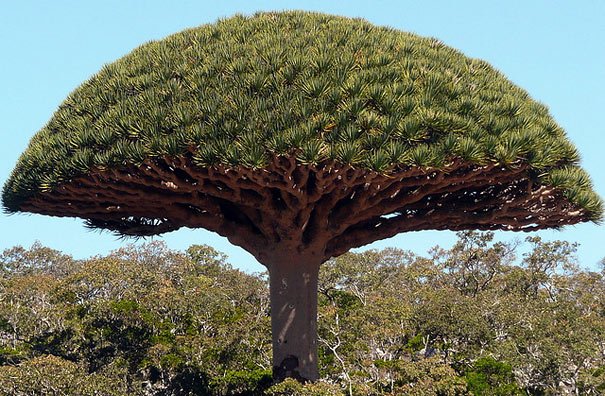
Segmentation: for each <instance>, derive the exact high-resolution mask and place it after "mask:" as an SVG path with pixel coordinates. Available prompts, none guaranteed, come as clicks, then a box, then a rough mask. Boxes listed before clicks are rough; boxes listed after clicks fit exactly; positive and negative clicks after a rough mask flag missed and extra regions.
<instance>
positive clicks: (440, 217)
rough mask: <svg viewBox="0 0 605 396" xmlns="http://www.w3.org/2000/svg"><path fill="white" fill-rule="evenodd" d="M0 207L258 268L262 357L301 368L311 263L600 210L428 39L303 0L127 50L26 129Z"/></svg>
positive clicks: (475, 79) (493, 74)
mask: <svg viewBox="0 0 605 396" xmlns="http://www.w3.org/2000/svg"><path fill="white" fill-rule="evenodd" d="M3 203H4V207H5V209H6V210H7V211H8V212H19V211H30V212H37V213H44V214H48V215H54V216H77V217H81V218H84V219H86V221H87V224H88V226H90V227H93V228H102V229H108V230H111V231H114V232H116V233H118V234H120V235H137V236H141V235H143V236H144V235H153V234H159V233H162V232H167V231H172V230H175V229H178V228H180V227H191V228H197V227H202V228H206V229H209V230H211V231H215V232H217V233H218V234H220V235H223V236H226V237H227V238H228V239H229V240H230V241H231V242H232V243H234V244H236V245H239V246H241V247H243V248H245V249H246V250H248V251H249V252H251V253H252V254H253V255H254V256H255V257H256V258H257V259H258V260H259V261H260V262H261V263H263V264H264V265H266V266H267V268H268V269H269V272H270V280H271V298H272V320H273V335H274V341H273V350H274V369H275V373H276V374H275V375H276V377H277V378H283V377H285V376H292V377H298V378H301V379H316V378H317V377H318V373H317V364H316V361H317V353H316V345H315V344H316V335H315V334H316V305H317V302H316V300H317V273H318V270H319V266H320V264H321V263H323V262H324V261H326V260H327V259H329V258H330V257H334V256H338V255H340V254H342V253H344V252H346V251H348V250H349V249H351V248H353V247H358V246H362V245H365V244H367V243H370V242H373V241H376V240H379V239H383V238H387V237H390V236H393V235H395V234H397V233H399V232H404V231H416V230H424V229H451V230H463V229H482V230H488V229H490V230H491V229H506V230H520V231H530V230H535V229H540V228H547V227H555V228H556V227H561V226H563V225H566V224H574V223H578V222H583V221H591V220H592V221H597V220H599V219H600V217H601V215H602V203H601V200H600V199H599V197H598V196H597V195H596V194H595V193H594V192H593V191H592V187H591V182H590V179H589V177H588V176H587V175H586V173H585V172H584V171H583V170H582V169H581V168H579V166H578V154H577V152H576V150H575V148H574V147H573V146H572V144H571V143H570V142H569V141H568V140H567V139H566V137H565V135H564V132H563V130H562V129H561V128H560V127H559V126H558V125H557V124H556V123H555V121H553V119H552V118H551V117H550V115H549V114H548V110H547V109H546V108H545V107H544V106H542V105H540V104H539V103H536V102H535V101H533V100H532V99H531V98H530V97H529V96H528V94H527V93H526V92H525V91H523V90H522V89H520V88H518V87H516V86H514V85H513V84H512V83H510V82H509V81H508V80H507V79H506V78H505V77H503V76H502V75H501V74H500V73H499V72H497V71H496V70H494V69H493V68H492V67H490V66H489V65H488V64H487V63H485V62H483V61H480V60H476V59H469V58H467V57H465V56H464V55H462V54H461V53H459V52H457V51H455V50H453V49H451V48H449V47H447V46H445V45H444V44H443V43H441V42H440V41H438V40H435V39H427V38H422V37H418V36H415V35H412V34H409V33H404V32H400V31H397V30H394V29H389V28H383V27H375V26H373V25H371V24H369V23H368V22H365V21H363V20H358V19H348V18H342V17H335V16H329V15H322V14H316V13H306V12H284V13H261V14H257V15H254V16H252V17H246V16H236V17H233V18H230V19H225V20H222V21H219V22H217V23H215V24H211V25H204V26H201V27H199V28H194V29H189V30H186V31H183V32H181V33H178V34H175V35H172V36H170V37H168V38H166V39H164V40H161V41H157V42H151V43H148V44H145V45H143V46H141V47H139V48H138V49H136V50H134V51H133V52H132V53H131V54H129V55H127V56H125V57H124V58H122V59H120V60H118V61H116V62H114V63H112V64H109V65H107V66H105V67H104V68H103V69H102V70H101V71H100V72H99V73H98V74H97V75H95V76H93V77H92V78H91V79H90V80H89V81H87V82H86V83H84V84H83V85H82V86H81V87H79V88H78V89H76V90H75V91H74V92H73V93H72V94H71V95H70V96H69V97H68V98H67V99H66V100H65V102H64V103H63V104H61V106H60V108H59V110H58V111H57V112H56V113H55V115H54V116H53V118H52V119H51V120H50V121H49V123H48V124H47V125H46V126H45V127H44V128H43V129H42V130H41V131H40V132H39V133H38V134H37V135H36V136H35V137H34V138H33V139H32V141H31V143H30V146H29V147H28V149H27V151H26V152H25V153H24V154H23V155H22V157H21V158H20V160H19V162H18V164H17V166H16V168H15V170H14V172H13V174H12V175H11V177H10V179H9V180H8V182H7V183H6V185H5V187H4V192H3Z"/></svg>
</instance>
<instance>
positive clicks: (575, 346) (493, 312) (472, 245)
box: [0, 233, 605, 396]
mask: <svg viewBox="0 0 605 396" xmlns="http://www.w3.org/2000/svg"><path fill="white" fill-rule="evenodd" d="M516 248H517V246H516V243H494V242H493V241H492V235H491V234H477V233H461V234H459V241H458V243H457V244H456V245H455V246H454V247H453V248H452V249H449V250H442V249H438V248H436V249H434V250H433V251H432V252H431V254H430V257H428V258H423V257H418V256H415V255H414V254H412V253H409V252H405V251H401V250H397V249H386V250H383V251H368V252H364V253H357V254H353V253H349V254H346V255H343V256H341V257H339V258H337V259H334V260H330V261H328V262H327V263H326V264H325V265H324V267H323V269H322V273H321V279H320V286H319V289H320V308H319V315H320V318H319V346H320V372H321V376H322V379H321V381H320V382H318V383H316V384H311V385H304V386H303V385H301V384H299V383H297V382H296V381H292V380H286V381H284V382H282V383H281V384H278V385H274V386H271V384H270V381H271V375H270V367H271V366H270V365H271V362H270V355H271V353H270V352H271V339H270V331H269V330H270V325H269V313H270V312H269V300H268V288H267V280H266V277H265V276H264V275H262V274H261V275H248V274H245V273H242V272H240V271H238V270H235V269H233V268H231V266H230V265H229V264H228V263H227V262H226V261H225V258H224V256H222V255H221V254H219V253H218V252H216V251H215V250H213V249H212V248H209V247H207V246H192V247H191V248H190V249H188V250H187V252H182V253H181V252H175V251H170V250H168V249H166V247H165V246H164V245H162V244H159V243H152V244H148V245H145V246H143V247H140V248H135V247H129V248H126V249H122V250H120V251H117V252H114V253H112V254H110V255H108V256H106V257H95V258H91V259H88V260H73V259H72V258H70V257H68V256H65V255H62V254H60V253H59V252H56V251H53V250H50V249H47V248H44V247H41V246H39V245H34V246H32V247H31V248H30V249H24V248H21V247H16V248H13V249H9V250H6V251H5V252H4V253H3V254H2V255H0V395H93V394H98V395H115V396H121V395H175V396H176V395H263V394H266V395H273V396H279V395H301V396H302V395H305V396H313V395H315V396H319V395H351V394H352V395H392V396H394V395H402V394H406V395H435V396H437V395H471V394H474V395H560V394H566V393H567V392H571V393H573V394H585V395H598V394H602V392H603V391H605V357H604V356H605V349H604V345H603V339H605V273H604V272H592V271H586V270H580V269H579V268H578V266H577V265H576V263H575V261H574V256H573V255H574V249H575V247H574V246H573V245H571V244H569V243H566V242H543V241H541V240H540V239H539V238H529V239H528V244H526V245H525V248H524V249H523V250H524V251H526V253H524V254H522V255H520V257H517V259H515V257H514V256H515V251H516V250H517V249H516ZM515 263H516V264H515ZM575 392H578V393H575Z"/></svg>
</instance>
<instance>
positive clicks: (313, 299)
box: [269, 255, 321, 382]
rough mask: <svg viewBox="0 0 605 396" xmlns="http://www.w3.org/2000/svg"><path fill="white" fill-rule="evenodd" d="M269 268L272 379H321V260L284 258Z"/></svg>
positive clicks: (303, 380)
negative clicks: (318, 328)
mask: <svg viewBox="0 0 605 396" xmlns="http://www.w3.org/2000/svg"><path fill="white" fill-rule="evenodd" d="M274 263H275V264H274V265H271V266H269V279H270V292H271V329H272V332H273V379H274V380H275V381H282V380H283V379H285V378H295V379H297V380H298V381H301V382H307V381H315V380H317V379H318V378H319V371H318V368H317V277H318V275H319V266H320V264H321V260H320V259H317V258H315V257H308V256H306V257H305V256H294V257H293V256H292V255H289V256H288V255H283V256H282V257H281V260H279V262H274Z"/></svg>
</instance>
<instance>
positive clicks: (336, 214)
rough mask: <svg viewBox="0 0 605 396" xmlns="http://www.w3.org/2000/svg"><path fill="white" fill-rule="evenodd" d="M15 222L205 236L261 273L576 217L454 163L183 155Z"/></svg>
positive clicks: (483, 169)
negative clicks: (283, 254) (385, 166)
mask: <svg viewBox="0 0 605 396" xmlns="http://www.w3.org/2000/svg"><path fill="white" fill-rule="evenodd" d="M21 209H22V210H24V211H31V212H37V213H44V214H50V215H54V216H77V217H82V218H85V219H87V220H88V221H89V223H90V224H91V225H92V226H97V227H101V228H108V229H111V230H114V231H117V232H119V233H121V234H128V235H133V234H134V235H151V234H155V233H161V232H166V231H171V230H174V229H178V228H180V227H191V228H197V227H201V228H206V229H209V230H211V231H214V232H217V233H218V234H220V235H223V236H226V237H227V238H229V240H230V241H232V243H234V244H236V245H239V246H242V247H243V248H245V249H246V250H248V251H250V252H251V253H252V254H253V255H255V256H256V257H257V258H258V259H259V261H261V262H265V263H267V262H268V261H270V256H271V252H272V251H274V250H276V249H279V250H283V251H290V252H297V253H301V254H302V253H304V252H306V253H305V254H312V255H314V257H318V256H321V257H323V258H324V259H328V258H329V257H331V256H335V255H338V254H342V253H344V252H346V251H347V250H349V249H350V248H352V247H357V246H362V245H365V244H367V243H370V242H373V241H375V240H378V239H383V238H387V237H390V236H392V235H395V234H397V233H399V232H404V231H414V230H423V229H451V230H459V229H511V230H521V231H525V230H529V229H537V228H545V227H553V226H554V227H558V226H561V225H564V224H573V223H577V222H580V221H583V220H585V217H586V214H585V213H584V212H583V211H581V210H579V209H578V208H575V207H574V206H573V205H571V204H570V203H569V202H568V201H567V200H566V199H565V198H564V197H563V196H562V194H561V193H560V192H558V191H555V190H549V189H546V188H545V187H544V186H539V185H535V184H534V183H533V182H532V180H531V177H530V176H529V173H528V170H527V168H526V167H525V166H522V165H516V166H512V167H509V168H506V167H502V166H499V165H497V164H488V165H483V166H477V165H471V164H468V163H464V162H462V161H453V162H452V163H451V164H450V165H448V166H446V167H444V168H443V169H423V168H417V167H415V168H405V169H398V170H397V169H396V170H393V171H391V172H390V173H389V174H379V173H376V172H372V171H368V170H364V169H360V168H354V167H352V166H349V165H342V164H338V163H336V162H334V161H326V162H324V163H321V164H317V165H303V164H300V163H298V162H297V161H296V160H295V158H294V156H277V157H275V158H273V159H272V160H271V161H270V163H269V164H268V166H267V167H266V168H264V169H249V168H245V167H231V168H229V167H226V166H222V165H217V166H213V167H198V166H196V165H195V164H194V163H193V161H192V156H191V155H190V154H188V155H185V156H182V157H177V158H158V159H154V160H147V161H146V162H145V163H144V164H143V165H141V166H139V167H135V166H124V167H121V168H114V169H106V170H96V171H91V172H90V173H89V174H87V175H85V176H81V177H78V178H75V179H73V180H71V181H70V182H68V183H64V184H62V185H60V186H58V187H57V188H55V189H54V190H53V191H50V192H45V193H39V194H37V195H36V196H34V197H33V198H31V199H29V200H28V201H26V202H25V203H24V204H23V205H22V207H21Z"/></svg>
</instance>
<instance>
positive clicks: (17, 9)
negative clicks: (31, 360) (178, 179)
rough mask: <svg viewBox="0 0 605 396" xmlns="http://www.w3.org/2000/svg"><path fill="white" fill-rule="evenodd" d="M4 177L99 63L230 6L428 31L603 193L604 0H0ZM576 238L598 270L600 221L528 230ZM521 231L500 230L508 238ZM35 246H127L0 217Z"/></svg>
mask: <svg viewBox="0 0 605 396" xmlns="http://www.w3.org/2000/svg"><path fill="white" fill-rule="evenodd" d="M0 3H1V6H0V120H1V122H0V137H1V138H2V143H1V144H0V184H2V185H4V182H5V181H6V179H7V178H8V176H9V174H10V172H11V171H12V169H13V166H14V165H15V163H16V161H17V158H18V157H19V155H20V154H21V152H23V150H24V149H25V148H26V147H27V145H28V142H29V140H30V139H31V137H32V136H33V135H34V134H35V133H36V132H37V131H38V130H39V129H40V128H41V127H42V126H43V125H44V124H45V123H46V122H47V121H48V120H49V118H50V117H51V116H52V114H53V112H54V111H55V109H56V108H57V107H58V106H59V104H60V103H61V102H62V101H63V100H64V98H65V97H66V96H67V95H68V94H69V93H70V92H71V91H72V90H74V89H75V88H76V87H77V86H78V85H79V84H81V83H82V82H84V81H85V80H86V79H88V78H89V77H90V76H91V75H93V74H94V73H95V72H97V71H98V70H99V69H100V68H101V67H102V66H103V65H104V64H106V63H110V62H112V61H114V60H116V59H118V58H120V57H121V56H123V55H126V54H127V53H128V52H130V51H131V50H132V49H134V48H135V47H137V46H139V45H140V44H143V43H145V42H147V41H150V40H156V39H161V38H163V37H165V36H167V35H169V34H171V33H175V32H178V31H180V30H183V29H185V28H188V27H194V26H198V25H202V24H207V23H212V22H214V21H216V20H217V19H218V18H224V17H229V16H231V15H234V14H236V13H241V14H252V13H254V12H256V11H261V10H286V9H289V10H290V9H299V10H313V11H320V12H325V13H330V14H336V15H345V16H351V17H362V18H365V19H367V20H368V21H370V22H372V23H374V24H376V25H382V26H390V27H394V28H397V29H400V30H404V31H409V32H413V33H416V34H419V35H423V36H430V37H436V38H438V39H440V40H441V41H443V42H444V43H445V44H447V45H449V46H451V47H454V48H457V49H458V50H461V51H462V52H463V53H465V54H466V55H467V56H470V57H474V58H481V59H484V60H486V61H487V62H489V63H490V64H492V65H493V66H494V67H496V68H497V69H499V70H500V71H502V72H503V73H504V74H505V75H506V76H507V77H508V78H509V79H510V80H511V81H513V82H514V83H515V84H517V85H519V86H521V87H523V88H524V89H526V90H527V91H528V92H529V93H530V95H531V96H532V97H533V98H534V99H536V100H538V101H540V102H542V103H544V104H546V105H547V106H548V107H549V109H550V111H551V114H552V115H553V117H554V118H555V119H556V120H557V122H558V123H559V124H560V125H561V126H562V127H563V128H564V129H565V130H566V131H567V134H568V137H569V138H570V140H571V141H572V142H573V143H574V144H575V145H576V147H577V148H578V150H579V152H580V153H581V155H582V166H583V167H584V168H585V169H586V170H587V171H588V172H589V173H590V174H591V175H592V179H593V182H594V185H595V190H596V191H597V193H599V194H600V195H601V197H604V196H605V169H603V168H604V167H605V160H604V158H603V157H604V154H603V151H604V147H605V126H604V125H605V123H604V122H603V121H602V118H601V117H603V114H604V113H605V24H604V23H603V21H602V17H603V15H605V1H601V0H593V1H589V0H578V1H573V2H571V1H555V0H532V1H521V0H508V1H506V2H500V1H491V2H490V1H485V0H480V1H464V0H459V1H446V0H443V1H420V0H392V1H386V0H372V1H351V0H348V1H345V0H332V1H326V0H323V1H254V0H245V1H200V0H196V1H193V0H191V1H177V0H175V1H152V0H139V1H134V0H104V1H96V2H84V1H67V0H56V1H42V0H39V1H28V0H19V1H9V0H0ZM534 235H538V236H540V237H542V238H543V239H545V240H555V239H560V240H566V241H570V242H578V243H579V244H580V246H579V248H578V253H577V254H578V258H579V262H580V264H581V265H582V266H583V267H587V268H592V269H596V268H597V263H598V262H599V261H600V260H601V259H602V258H604V257H605V247H604V245H605V225H600V226H599V225H595V224H592V223H589V224H582V225H577V226H571V227H567V228H564V229H563V230H562V231H540V232H537V233H534ZM525 236H526V234H516V233H510V232H498V233H497V236H496V237H497V239H499V240H504V241H510V240H513V239H515V238H521V239H522V238H524V237H525ZM154 239H156V240H164V241H166V243H167V245H168V246H169V247H170V248H173V249H185V248H187V247H188V246H190V245H192V244H209V245H211V246H213V247H215V248H216V249H218V250H220V251H222V252H224V253H226V254H228V255H229V256H230V261H231V263H232V264H233V265H234V266H236V267H238V268H241V269H243V270H245V271H249V272H254V271H262V270H263V267H262V266H261V265H260V264H258V263H257V262H256V261H255V260H254V258H253V257H252V256H251V255H250V254H248V253H247V252H245V251H244V250H242V249H241V248H238V247H236V246H233V245H230V244H229V242H228V241H227V240H226V239H225V238H222V237H219V236H217V235H216V234H213V233H210V232H208V231H205V230H199V229H198V230H189V229H181V230H178V231H175V232H171V233H168V234H165V235H162V236H159V237H155V238H154ZM455 239H456V237H455V233H453V232H449V231H422V232H413V233H406V234H400V235H398V236H396V237H393V238H390V239H387V240H383V241H380V242H377V243H374V244H372V245H368V246H367V247H366V248H383V247H387V246H392V247H398V248H402V249H410V250H413V251H414V252H416V253H418V254H424V253H426V252H427V250H428V249H429V248H430V247H432V246H434V245H440V246H442V247H449V246H451V245H452V244H453V243H454V242H455ZM35 241H39V242H40V243H42V244H43V245H46V246H48V247H51V248H54V249H58V250H61V251H63V252H65V253H68V254H71V255H73V256H74V257H76V258H86V257H89V256H93V255H103V254H107V253H108V252H110V251H111V250H114V249H117V248H119V247H121V246H124V245H125V244H128V243H134V242H136V243H141V241H138V242H137V241H134V240H129V239H126V240H124V239H119V238H116V237H115V236H114V235H112V234H110V233H99V232H92V231H90V230H88V229H86V228H85V227H84V226H83V222H82V221H81V220H78V219H67V218H54V217H47V216H40V215H26V214H16V215H11V216H8V215H6V214H0V250H3V249H6V248H9V247H12V246H15V245H22V246H26V247H28V246H30V245H31V244H32V243H34V242H35Z"/></svg>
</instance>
